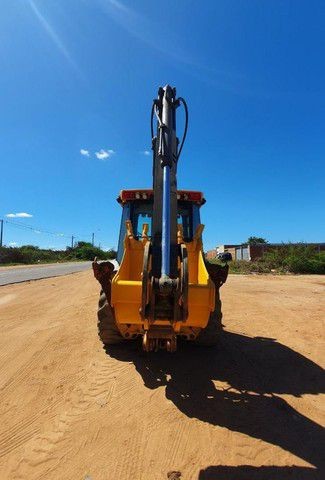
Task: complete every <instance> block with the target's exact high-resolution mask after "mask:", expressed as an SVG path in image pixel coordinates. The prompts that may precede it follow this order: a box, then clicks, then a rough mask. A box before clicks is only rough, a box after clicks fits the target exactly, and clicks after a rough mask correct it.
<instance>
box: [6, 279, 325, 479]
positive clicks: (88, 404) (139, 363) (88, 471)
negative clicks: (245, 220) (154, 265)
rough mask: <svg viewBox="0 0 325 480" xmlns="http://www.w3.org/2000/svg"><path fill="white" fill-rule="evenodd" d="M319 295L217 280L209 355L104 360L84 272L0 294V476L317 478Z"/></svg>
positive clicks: (311, 285)
mask: <svg viewBox="0 0 325 480" xmlns="http://www.w3.org/2000/svg"><path fill="white" fill-rule="evenodd" d="M324 287H325V279H324V278H321V277H319V276H297V277H288V276H279V277H276V276H239V275H238V276H231V277H230V278H229V280H228V283H227V284H226V285H224V286H223V287H222V290H221V294H222V300H223V312H224V319H223V321H224V325H225V332H224V334H223V335H222V338H221V340H220V345H219V346H218V347H217V348H210V349H202V348H199V347H193V346H183V347H180V349H179V351H178V352H177V353H175V354H167V353H164V352H160V353H158V354H149V355H145V354H143V353H142V352H141V351H139V348H138V345H137V344H133V343H131V344H130V343H127V345H126V346H124V347H123V348H121V347H119V348H117V347H115V348H111V349H110V350H109V351H107V352H105V351H104V349H103V348H102V346H101V344H100V342H99V340H98V338H97V333H96V310H97V298H98V293H99V288H98V284H97V282H96V281H95V280H94V279H93V277H92V274H91V272H81V273H77V274H74V275H70V276H65V277H59V278H54V279H46V280H40V281H36V282H29V283H24V284H19V285H8V286H5V287H1V288H0V321H1V332H2V334H1V337H0V371H1V374H0V411H1V424H0V478H1V479H4V480H7V479H10V480H18V479H27V480H34V479H35V480H36V479H44V480H45V479H46V480H47V479H50V480H51V479H53V480H54V479H55V480H58V479H64V480H129V479H132V480H133V479H134V480H138V479H142V480H156V479H157V480H163V479H165V480H166V479H167V478H170V479H178V478H180V479H181V480H206V479H218V480H229V479H234V480H252V479H253V480H278V479H280V480H286V479H303V480H311V479H316V478H317V479H323V478H325V473H324V460H325V452H324V430H323V429H322V427H321V425H323V424H324V418H325V414H324V413H325V412H324V396H323V395H321V394H323V393H324V390H325V388H324V375H323V370H322V368H321V367H322V366H324V360H325V359H324V352H325V349H324V343H323V338H324V324H323V319H324V311H325V296H324V291H325V288H324ZM171 472H174V473H171ZM177 472H179V473H177ZM180 475H181V476H180Z"/></svg>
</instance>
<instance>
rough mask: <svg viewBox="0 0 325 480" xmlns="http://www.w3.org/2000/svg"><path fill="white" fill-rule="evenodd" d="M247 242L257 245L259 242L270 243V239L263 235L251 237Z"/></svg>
mask: <svg viewBox="0 0 325 480" xmlns="http://www.w3.org/2000/svg"><path fill="white" fill-rule="evenodd" d="M247 243H248V244H249V245H256V244H257V243H268V241H267V240H266V239H265V238H262V237H249V238H248V240H247Z"/></svg>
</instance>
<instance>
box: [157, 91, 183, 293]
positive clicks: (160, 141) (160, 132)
mask: <svg viewBox="0 0 325 480" xmlns="http://www.w3.org/2000/svg"><path fill="white" fill-rule="evenodd" d="M179 104H180V101H179V100H178V99H176V89H175V88H172V87H170V86H169V85H166V86H165V87H164V88H162V87H160V88H159V90H158V98H157V99H156V100H154V104H153V109H152V117H153V115H154V114H155V116H156V118H157V136H156V137H154V138H153V139H152V143H153V152H154V155H153V190H154V206H153V222H152V223H153V225H152V253H153V255H152V274H153V276H154V277H155V278H161V279H162V282H164V283H165V282H166V281H168V279H169V278H176V277H177V256H178V246H177V181H176V173H177V161H178V157H179V154H178V138H177V137H176V109H177V107H178V106H179ZM152 120H153V118H152ZM152 132H153V128H152Z"/></svg>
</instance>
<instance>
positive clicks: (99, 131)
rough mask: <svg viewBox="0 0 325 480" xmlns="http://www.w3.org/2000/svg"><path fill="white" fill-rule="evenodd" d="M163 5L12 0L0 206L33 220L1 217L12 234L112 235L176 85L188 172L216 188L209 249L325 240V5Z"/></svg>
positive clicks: (5, 52)
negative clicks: (156, 104)
mask: <svg viewBox="0 0 325 480" xmlns="http://www.w3.org/2000/svg"><path fill="white" fill-rule="evenodd" d="M164 5H165V6H164V8H162V7H161V2H156V1H152V0H151V1H149V0H148V1H147V0H137V1H134V2H131V1H130V0H125V1H124V0H123V1H117V0H33V1H32V0H2V2H1V16H0V58H1V74H0V91H1V115H0V155H1V170H0V176H1V188H0V218H4V219H6V220H7V221H10V222H15V223H16V224H17V223H18V224H20V225H21V224H23V225H25V226H31V227H32V228H33V230H31V229H27V228H20V227H18V226H17V225H13V223H5V225H4V227H5V231H4V242H5V243H6V244H7V245H8V244H14V243H16V244H18V245H22V244H26V243H33V244H37V245H40V246H43V247H49V246H52V247H55V248H59V247H62V246H65V245H67V244H69V242H70V236H71V235H72V234H74V235H75V236H76V237H77V239H78V240H90V239H91V233H92V232H94V233H95V240H96V242H97V243H98V242H100V243H101V245H102V246H104V247H111V246H114V245H115V246H116V244H117V235H118V230H119V222H120V213H121V212H120V207H119V205H118V204H117V203H116V201H115V199H116V197H117V194H118V192H119V190H120V189H122V188H137V187H139V188H140V187H150V186H151V183H152V178H151V162H152V159H151V155H146V154H145V153H144V152H146V151H147V150H150V143H151V139H150V130H149V113H150V108H151V102H152V99H153V98H154V97H155V96H156V93H157V89H158V87H159V86H160V85H164V84H166V83H170V84H172V85H173V86H176V87H177V91H178V94H179V95H181V96H183V97H184V98H185V99H186V100H187V103H188V106H189V111H190V123H189V132H188V138H187V141H186V144H185V147H184V150H183V154H182V157H181V159H180V164H179V175H178V185H179V188H184V189H186V188H187V189H197V190H202V191H203V192H204V194H205V197H206V199H207V204H206V205H205V206H204V207H203V208H202V211H201V214H202V222H203V223H204V224H205V225H206V229H205V233H204V240H205V248H206V249H208V248H212V247H214V246H215V245H217V244H221V243H232V242H234V243H237V242H238V243H239V242H242V241H245V240H246V239H247V237H248V236H250V235H258V236H263V237H266V238H267V239H268V240H269V241H273V242H280V241H288V240H290V241H324V233H325V228H324V193H323V191H324V173H325V167H324V165H325V163H324V155H325V135H324V129H325V108H324V107H325V95H324V93H325V55H324V49H325V47H324V45H325V22H324V17H325V3H324V2H323V1H313V0H309V1H308V2H307V1H303V0H296V1H289V0H287V1H279V0H272V1H261V0H255V1H254V0H245V1H244V0H233V1H232V0H223V1H221V0H214V1H202V2H197V1H190V0H187V1H185V0H184V1H181V0H179V1H177V2H174V1H169V0H166V1H165V2H164ZM180 117H181V116H180ZM181 122H182V118H180V119H179V124H180V132H179V134H181V128H182V127H181ZM81 150H84V152H83V154H82V153H81ZM86 152H89V155H87V153H86ZM96 152H97V155H96ZM17 213H18V214H19V213H26V214H29V215H32V217H27V218H26V217H25V218H24V217H22V216H18V217H11V218H10V217H9V218H8V217H6V215H7V214H13V215H16V214H17ZM35 230H36V231H35ZM43 231H46V232H50V233H42V232H43ZM38 232H40V233H38ZM63 235H64V236H63Z"/></svg>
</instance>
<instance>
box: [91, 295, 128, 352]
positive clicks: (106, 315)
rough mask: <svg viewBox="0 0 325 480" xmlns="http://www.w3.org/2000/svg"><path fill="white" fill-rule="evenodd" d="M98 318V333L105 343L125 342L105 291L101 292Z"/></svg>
mask: <svg viewBox="0 0 325 480" xmlns="http://www.w3.org/2000/svg"><path fill="white" fill-rule="evenodd" d="M97 318H98V321H97V327H98V335H99V338H100V339H101V341H102V342H103V344H104V345H116V344H118V343H121V342H123V340H124V339H123V337H122V335H121V334H120V332H119V330H118V328H117V326H116V322H115V318H114V315H113V311H112V308H111V306H110V305H109V303H108V300H107V297H106V295H105V293H104V292H103V291H101V292H100V297H99V302H98V312H97Z"/></svg>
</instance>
